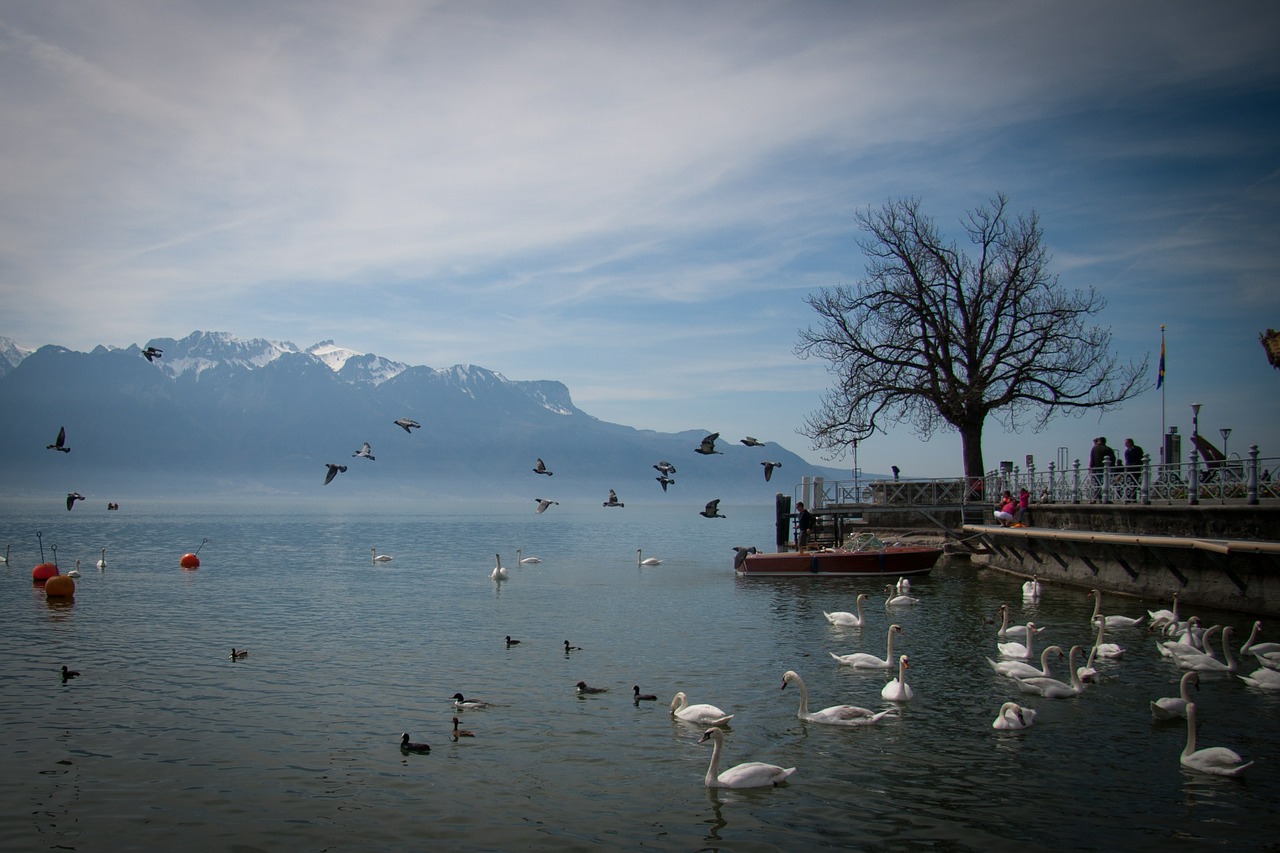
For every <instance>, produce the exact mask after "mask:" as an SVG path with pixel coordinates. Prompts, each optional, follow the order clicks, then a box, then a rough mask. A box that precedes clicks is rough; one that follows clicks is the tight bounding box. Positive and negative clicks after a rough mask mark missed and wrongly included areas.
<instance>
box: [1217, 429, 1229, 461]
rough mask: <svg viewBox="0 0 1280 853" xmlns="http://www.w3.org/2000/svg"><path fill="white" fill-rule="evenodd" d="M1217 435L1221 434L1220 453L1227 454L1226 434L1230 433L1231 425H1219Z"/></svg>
mask: <svg viewBox="0 0 1280 853" xmlns="http://www.w3.org/2000/svg"><path fill="white" fill-rule="evenodd" d="M1218 435H1220V436H1222V455H1223V456H1224V457H1225V456H1226V455H1227V436H1229V435H1231V427H1220V428H1219V429H1218Z"/></svg>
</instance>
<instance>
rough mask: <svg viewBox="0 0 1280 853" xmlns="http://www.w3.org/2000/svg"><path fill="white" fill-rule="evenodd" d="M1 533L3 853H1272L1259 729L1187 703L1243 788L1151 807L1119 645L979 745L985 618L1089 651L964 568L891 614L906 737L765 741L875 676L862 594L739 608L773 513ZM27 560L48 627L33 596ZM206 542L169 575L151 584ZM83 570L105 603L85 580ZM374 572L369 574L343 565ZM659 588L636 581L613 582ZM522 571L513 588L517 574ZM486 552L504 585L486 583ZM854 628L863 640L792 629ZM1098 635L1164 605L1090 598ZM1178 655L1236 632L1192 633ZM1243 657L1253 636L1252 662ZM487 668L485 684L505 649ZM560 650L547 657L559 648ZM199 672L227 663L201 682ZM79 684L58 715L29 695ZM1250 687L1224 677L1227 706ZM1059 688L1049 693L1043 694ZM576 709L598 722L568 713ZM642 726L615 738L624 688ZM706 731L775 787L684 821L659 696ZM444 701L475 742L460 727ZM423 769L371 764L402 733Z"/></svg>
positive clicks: (1154, 753)
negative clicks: (709, 719)
mask: <svg viewBox="0 0 1280 853" xmlns="http://www.w3.org/2000/svg"><path fill="white" fill-rule="evenodd" d="M532 507H533V504H532V501H530V502H529V503H528V504H527V505H522V504H515V505H501V506H489V505H483V504H461V505H455V506H447V507H443V506H430V505H422V506H412V505H409V504H405V503H399V504H394V505H393V504H386V505H376V504H369V503H363V504H355V505H344V506H340V507H338V506H326V505H323V504H318V503H317V504H313V505H310V506H302V507H299V506H288V507H285V506H277V505H273V504H270V503H254V504H234V503H198V504H197V503H191V504H187V503H178V504H167V503H161V502H155V503H134V504H126V505H125V506H124V507H123V508H122V509H121V510H120V511H118V512H107V511H106V510H105V508H100V507H94V506H91V505H88V504H81V505H78V506H77V507H76V509H75V511H74V512H72V513H68V512H67V511H66V510H65V508H63V507H62V506H61V504H59V503H57V502H49V503H48V504H32V503H14V502H12V501H8V502H5V503H0V513H2V514H0V549H3V546H4V544H5V543H11V544H12V550H11V552H10V563H9V565H8V566H3V567H0V732H2V734H0V738H2V739H3V740H2V745H0V778H2V783H0V794H2V796H0V803H2V804H3V805H0V815H2V816H0V848H3V849H6V850H19V849H21V850H35V849H61V850H80V851H85V850H108V849H109V850H153V849H166V850H171V849H177V848H181V849H183V850H187V851H200V850H231V849H235V850H245V851H249V850H408V849H424V848H429V847H433V846H438V845H439V846H442V845H446V844H448V845H453V846H458V847H462V846H466V847H467V848H468V849H474V850H516V849H520V850H541V849H545V850H558V851H563V850H598V849H629V850H635V849H641V848H644V849H654V850H712V849H714V850H719V849H723V850H735V851H757V850H761V851H763V850H797V849H814V848H840V849H860V850H901V849H913V848H920V849H923V848H940V849H946V850H974V851H978V850H982V851H990V850H1022V849H1026V848H1027V847H1028V846H1029V845H1031V846H1034V848H1036V849H1138V848H1142V849H1153V848H1156V847H1159V848H1160V849H1162V850H1201V849H1204V848H1206V847H1224V846H1228V845H1229V846H1230V848H1231V849H1262V848H1268V847H1269V848H1272V849H1274V847H1275V845H1276V843H1277V839H1280V813H1278V812H1277V809H1276V807H1275V804H1276V803H1277V802H1278V801H1280V781H1278V780H1277V773H1276V769H1277V766H1278V761H1277V759H1280V725H1278V723H1280V694H1267V693H1262V692H1259V691H1256V690H1253V689H1251V688H1249V687H1247V686H1246V685H1245V684H1243V683H1242V682H1241V681H1239V680H1238V679H1236V678H1234V677H1228V676H1220V675H1210V676H1205V677H1204V678H1203V680H1202V687H1201V690H1200V691H1199V693H1198V695H1197V697H1196V698H1197V700H1198V703H1199V707H1200V735H1199V737H1200V745H1201V746H1229V747H1231V748H1233V749H1235V750H1236V751H1237V752H1239V753H1241V754H1242V755H1244V756H1245V757H1246V759H1253V760H1256V762H1257V763H1256V764H1255V765H1254V767H1252V768H1251V769H1250V770H1249V771H1248V774H1247V775H1246V776H1245V777H1244V778H1242V779H1221V778H1216V777H1205V776H1201V775H1197V774H1193V773H1189V772H1187V771H1184V770H1183V769H1182V768H1181V767H1180V766H1179V763H1178V755H1179V753H1180V752H1181V750H1182V747H1183V744H1184V742H1185V738H1186V727H1185V723H1183V722H1177V723H1154V722H1153V721H1152V718H1151V715H1150V713H1149V711H1148V703H1149V701H1150V700H1152V699H1155V698H1157V697H1160V696H1171V695H1176V693H1177V681H1178V677H1179V674H1180V673H1179V671H1178V670H1176V669H1175V668H1174V667H1173V666H1172V665H1171V664H1169V663H1167V662H1166V661H1165V660H1163V659H1162V658H1160V656H1159V655H1158V654H1157V653H1156V651H1155V642H1154V640H1152V639H1150V638H1149V637H1147V636H1146V634H1145V633H1144V632H1142V631H1138V630H1133V629H1128V630H1122V631H1115V632H1112V635H1111V636H1110V639H1111V640H1113V641H1115V642H1118V643H1120V644H1121V645H1124V646H1126V647H1127V648H1128V654H1127V655H1126V656H1125V657H1124V658H1123V659H1121V660H1119V661H1117V662H1114V663H1103V664H1101V666H1100V668H1101V669H1102V674H1103V680H1102V681H1101V683H1099V684H1097V685H1094V686H1091V687H1090V688H1089V689H1088V691H1087V692H1086V693H1085V695H1084V696H1082V697H1079V698H1076V699H1070V700H1049V699H1042V698H1035V697H1025V698H1026V702H1025V704H1027V705H1028V706H1030V707H1034V708H1036V709H1037V710H1038V711H1039V717H1038V719H1037V720H1036V723H1035V725H1034V727H1033V728H1031V729H1029V730H1027V731H1024V732H1016V733H1000V732H996V731H994V730H992V728H991V721H992V719H993V718H994V716H995V713H996V710H997V709H998V708H999V706H1000V704H1001V703H1002V702H1004V701H1005V700H1008V699H1021V698H1024V697H1021V696H1020V694H1019V693H1018V691H1017V689H1016V686H1015V685H1013V683H1012V682H1010V681H1008V680H1007V679H1003V678H1001V677H999V676H996V675H995V674H994V673H992V672H991V670H990V668H989V666H988V665H987V663H986V662H985V660H984V657H985V656H987V655H990V656H992V657H994V656H995V646H994V642H995V640H994V637H995V626H993V625H991V624H987V622H986V620H988V619H991V618H992V617H993V616H994V615H995V612H996V609H997V607H998V606H999V604H1000V603H1002V602H1008V603H1009V604H1010V605H1012V608H1013V611H1014V613H1015V614H1016V615H1017V616H1018V621H1020V622H1025V621H1026V620H1027V618H1028V617H1030V618H1034V619H1035V620H1036V621H1038V622H1040V623H1041V624H1045V625H1048V626H1049V630H1048V631H1046V633H1045V634H1044V635H1042V637H1041V638H1038V643H1047V642H1054V643H1059V644H1061V645H1063V646H1064V648H1065V647H1067V646H1069V645H1070V644H1072V643H1081V644H1088V642H1089V640H1090V631H1089V628H1088V616H1089V613H1090V611H1091V607H1092V600H1091V599H1090V598H1089V597H1088V596H1087V594H1086V592H1085V591H1083V590H1079V589H1075V588H1067V587H1049V588H1048V589H1047V590H1046V594H1045V596H1044V599H1043V601H1042V603H1041V604H1040V605H1039V606H1038V607H1035V608H1032V609H1027V608H1024V607H1023V605H1022V602H1021V595H1020V579H1016V578H1010V577H1008V576H1004V575H1001V574H999V573H995V572H990V571H987V570H982V569H977V568H973V567H970V566H967V565H966V566H960V567H947V568H939V569H937V570H935V571H934V573H933V574H932V575H931V576H930V577H928V578H927V579H920V580H918V581H917V582H916V583H915V584H914V586H913V594H915V595H916V596H918V597H919V598H920V599H921V604H920V605H919V606H917V607H912V608H902V609H899V610H897V611H896V612H895V613H894V614H893V616H892V619H893V621H896V622H897V623H899V624H901V625H902V627H903V629H904V633H903V634H902V636H901V637H900V638H899V640H898V642H897V644H896V648H897V650H898V651H901V652H904V653H907V654H909V655H910V657H911V661H912V668H911V670H910V673H909V677H908V680H909V682H910V683H911V684H912V685H913V687H914V689H915V691H916V698H915V699H914V701H912V702H909V703H904V704H902V705H901V706H900V707H899V708H898V709H897V710H896V711H895V713H894V714H892V715H891V716H890V717H888V718H886V719H885V720H884V721H882V722H881V723H880V724H879V725H876V726H872V727H866V728H860V729H854V730H841V729H833V728H830V727H825V726H820V725H813V724H805V723H802V722H800V721H799V720H797V719H796V716H795V714H796V708H797V705H798V702H799V695H798V692H797V691H796V690H795V689H794V688H788V689H787V690H786V691H782V690H780V689H779V688H780V687H781V684H782V674H783V672H785V671H786V670H788V669H794V670H797V671H798V672H799V673H800V674H801V675H802V676H803V677H804V679H805V681H806V682H807V684H808V687H809V690H810V693H811V697H812V698H811V704H812V707H814V708H821V707H825V706H827V705H831V704H837V703H846V702H847V703H852V704H858V705H864V706H867V707H871V708H877V709H879V708H882V707H886V706H888V705H890V704H891V703H886V702H884V701H883V700H882V699H881V698H880V688H881V686H882V685H883V683H884V682H885V680H886V678H887V676H886V675H884V674H880V673H875V674H872V673H863V672H857V671H853V670H850V669H848V668H845V667H840V666H838V665H837V664H836V663H835V661H833V660H832V659H831V658H830V657H829V655H828V652H832V651H834V652H838V653H847V652H851V651H859V650H865V651H872V652H876V653H878V654H880V655H883V654H884V651H885V635H886V629H887V626H888V625H889V616H888V614H886V612H885V611H884V608H883V596H881V595H879V588H878V585H876V584H874V583H872V582H868V581H862V582H858V581H851V580H846V579H829V578H827V579H802V580H776V579H738V578H736V577H735V576H734V574H733V572H732V563H731V561H732V556H733V554H732V551H731V547H732V546H733V545H756V546H757V547H769V546H770V545H771V543H772V540H773V532H772V507H771V506H756V507H748V506H735V505H733V504H732V503H726V504H724V505H722V511H723V512H725V514H726V515H727V516H728V517H727V518H726V519H724V520H719V519H717V520H708V519H704V518H701V517H699V516H698V515H697V510H698V509H700V505H698V506H694V505H693V504H692V503H688V504H679V505H677V504H676V503H675V501H674V500H673V501H672V503H671V504H669V505H649V506H634V505H630V504H629V505H628V506H627V507H626V508H625V509H605V508H602V507H598V506H590V507H589V506H573V505H562V506H558V507H552V508H551V509H550V510H548V512H546V513H545V514H543V515H535V514H534V513H533V511H532ZM37 531H40V532H41V533H42V534H43V542H44V545H45V550H46V556H51V555H50V553H49V552H50V549H51V546H52V545H54V544H56V545H57V546H58V560H59V563H60V564H61V566H62V569H63V571H64V572H66V571H67V570H69V569H70V568H71V566H72V564H73V563H74V560H75V558H77V557H78V558H80V560H81V567H80V570H81V572H82V574H83V576H82V577H81V578H80V580H79V581H78V582H77V583H78V589H77V593H76V596H75V600H74V604H72V605H57V604H51V603H49V602H48V601H47V600H46V597H45V595H44V594H43V592H41V591H39V590H38V589H33V587H32V584H31V580H30V576H31V568H32V567H33V566H34V565H35V563H36V562H37V560H38V557H39V551H38V547H37V545H38V543H37V539H36V533H37ZM204 539H208V540H209V541H208V542H207V543H206V544H204V546H203V548H202V549H201V551H200V558H201V561H202V566H201V568H199V569H198V570H196V571H183V570H182V569H180V568H179V566H178V560H179V557H180V556H181V555H182V554H183V553H184V552H187V551H192V550H194V549H195V548H196V547H197V546H200V545H201V542H202V540H204ZM103 546H106V547H107V548H108V551H107V564H108V565H107V568H106V569H105V571H101V572H100V571H99V570H98V569H97V568H95V566H94V564H95V562H96V561H97V559H98V557H99V551H100V549H101V548H102V547H103ZM375 546H376V547H377V548H378V550H379V551H380V552H385V553H388V554H391V555H393V557H394V559H393V561H392V562H390V563H385V564H377V565H375V564H373V563H372V562H371V559H370V557H371V555H370V548H372V547H375ZM641 547H642V548H643V549H644V552H645V555H646V556H653V557H657V558H660V559H662V560H663V563H662V565H660V566H654V567H643V568H641V567H638V566H637V565H636V553H635V551H636V548H641ZM517 548H520V549H522V550H523V553H524V555H525V556H528V555H536V556H538V557H540V558H542V560H543V562H542V563H540V564H537V565H529V566H516V565H515V557H516V553H515V552H516V549H517ZM495 552H498V553H501V554H502V558H503V561H504V563H505V564H507V565H508V566H509V567H510V574H511V576H510V579H509V580H507V581H505V582H503V583H500V584H498V583H495V582H494V581H492V580H491V579H490V578H489V572H490V569H491V568H492V567H493V561H494V554H495ZM858 592H870V593H875V595H873V598H872V602H871V604H872V605H873V606H871V607H869V608H868V610H867V613H868V620H867V621H868V626H867V627H866V628H863V629H836V628H832V627H831V626H830V625H828V624H827V622H826V620H825V619H824V618H823V616H822V611H823V610H850V609H852V604H853V598H854V596H855V595H856V594H857V593H858ZM1104 603H1105V608H1104V609H1105V610H1106V611H1107V612H1109V613H1126V614H1129V615H1138V614H1141V613H1143V612H1144V610H1145V608H1147V607H1152V608H1156V607H1165V606H1168V602H1143V601H1138V600H1134V599H1126V598H1121V597H1119V596H1110V597H1108V598H1107V599H1106V601H1105V602H1104ZM1198 612H1199V615H1200V616H1201V617H1202V618H1203V619H1204V621H1205V623H1206V624H1209V623H1211V622H1219V621H1225V622H1226V623H1228V624H1233V625H1235V626H1236V633H1237V642H1239V641H1240V640H1242V639H1243V637H1244V635H1246V634H1247V633H1248V628H1249V627H1250V625H1251V624H1252V622H1251V620H1249V619H1247V618H1246V617H1243V616H1239V615H1233V614H1222V613H1214V612H1207V611H1198ZM1271 630H1272V631H1273V635H1272V637H1271V638H1272V639H1274V638H1275V637H1274V634H1280V630H1276V629H1275V628H1274V627H1272V628H1271ZM507 635H511V636H512V637H513V638H518V639H519V640H521V642H520V644H519V645H517V646H514V647H511V648H508V647H507V646H506V643H505V641H504V637H505V636H507ZM566 639H568V640H570V641H571V642H572V643H573V644H575V645H579V646H582V647H583V649H582V651H577V652H574V653H573V654H572V655H569V656H566V655H565V654H564V651H563V642H564V640H566ZM232 646H238V647H247V648H248V649H249V650H250V654H249V657H248V658H246V659H244V660H242V661H232V660H230V657H229V654H230V649H231V647H232ZM63 664H67V665H69V666H70V667H71V668H72V669H75V670H78V671H80V672H81V673H82V675H81V676H80V677H79V678H76V679H73V680H71V681H69V682H67V683H63V681H62V679H61V678H60V677H59V674H58V673H59V668H60V666H61V665H63ZM1253 668H1254V667H1253V665H1252V663H1250V664H1249V665H1248V667H1247V669H1246V670H1245V671H1246V672H1247V671H1249V670H1252V669H1253ZM1058 669H1059V671H1062V669H1063V668H1062V667H1061V666H1059V667H1058ZM580 680H584V681H586V682H587V683H589V684H591V685H595V686H601V687H606V688H608V692H607V693H603V694H598V695H593V696H589V697H585V698H584V697H579V696H577V695H576V694H575V691H574V685H575V684H576V682H578V681H580ZM633 684H638V685H640V687H641V689H642V690H643V691H644V692H651V693H656V694H657V695H658V696H659V700H660V701H658V702H656V703H654V702H643V703H640V704H638V705H637V704H636V703H634V702H633V701H632V699H631V693H632V690H631V688H632V685H633ZM678 690H683V691H685V692H686V693H687V694H688V695H689V698H690V701H691V702H695V703H696V702H710V703H713V704H716V705H719V706H720V707H722V708H724V709H725V710H727V711H729V712H731V713H734V714H735V715H736V716H735V717H734V719H733V722H732V726H731V728H730V730H729V731H728V733H727V734H726V738H725V759H726V762H727V763H728V764H736V763H739V762H742V761H747V760H760V761H767V762H771V763H775V764H781V765H783V766H788V767H790V766H795V767H797V768H798V770H797V772H796V774H795V775H794V776H793V777H792V778H791V780H790V782H789V784H787V785H785V786H782V787H778V788H770V789H763V790H750V791H707V790H706V789H705V788H704V787H703V783H702V779H703V775H704V773H705V772H706V767H707V763H708V760H709V758H710V744H699V743H698V738H699V736H700V734H701V731H702V730H701V727H699V726H695V725H690V724H686V723H683V722H678V721H674V720H673V719H672V718H671V716H670V714H669V711H668V706H669V703H670V700H671V698H672V696H673V695H674V694H675V692H676V691H678ZM456 692H461V693H463V694H464V695H466V696H468V697H472V696H474V697H479V698H482V699H485V700H488V701H489V702H492V703H495V705H496V707H492V708H488V709H485V710H481V711H467V712H464V713H462V714H460V716H461V717H462V720H463V725H464V726H465V727H466V728H468V729H471V730H473V731H474V732H475V733H476V737H475V738H464V739H461V740H460V741H458V742H456V743H455V742H452V741H451V740H450V738H449V732H450V728H451V722H450V720H451V718H452V717H453V716H454V713H455V712H454V710H453V707H452V702H451V699H450V697H451V696H452V695H453V694H454V693H456ZM405 731H407V732H409V733H410V734H411V735H412V737H413V739H414V740H416V741H426V742H428V743H430V744H431V746H432V750H431V753H430V754H429V755H405V754H402V753H401V751H400V750H399V748H398V740H399V737H400V733H401V732H405Z"/></svg>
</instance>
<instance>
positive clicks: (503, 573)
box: [489, 554, 507, 581]
mask: <svg viewBox="0 0 1280 853" xmlns="http://www.w3.org/2000/svg"><path fill="white" fill-rule="evenodd" d="M493 561H494V562H493V571H491V572H489V577H491V578H493V579H494V580H496V581H504V580H506V579H507V567H506V566H504V565H502V555H501V554H494V555H493Z"/></svg>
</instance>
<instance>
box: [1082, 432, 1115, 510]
mask: <svg viewBox="0 0 1280 853" xmlns="http://www.w3.org/2000/svg"><path fill="white" fill-rule="evenodd" d="M1108 464H1110V465H1111V467H1112V468H1114V467H1116V452H1115V451H1114V450H1112V449H1111V448H1110V447H1108V446H1107V437H1106V436H1104V435H1100V436H1098V437H1097V438H1095V439H1094V440H1093V447H1092V448H1091V449H1090V450H1089V479H1090V480H1091V481H1092V487H1093V500H1095V501H1096V500H1099V499H1100V498H1101V497H1102V471H1103V468H1105V467H1106V465H1108Z"/></svg>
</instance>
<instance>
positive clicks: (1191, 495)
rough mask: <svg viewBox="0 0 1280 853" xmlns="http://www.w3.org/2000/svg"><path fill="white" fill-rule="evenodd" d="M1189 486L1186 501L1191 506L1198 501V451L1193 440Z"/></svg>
mask: <svg viewBox="0 0 1280 853" xmlns="http://www.w3.org/2000/svg"><path fill="white" fill-rule="evenodd" d="M1189 473H1190V477H1189V478H1188V479H1190V481H1191V486H1190V487H1189V488H1188V489H1187V503H1188V504H1190V505H1191V506H1197V505H1198V504H1199V503H1200V452H1199V451H1198V450H1196V444H1195V442H1194V441H1193V442H1191V471H1190V472H1189Z"/></svg>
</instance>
